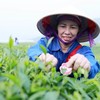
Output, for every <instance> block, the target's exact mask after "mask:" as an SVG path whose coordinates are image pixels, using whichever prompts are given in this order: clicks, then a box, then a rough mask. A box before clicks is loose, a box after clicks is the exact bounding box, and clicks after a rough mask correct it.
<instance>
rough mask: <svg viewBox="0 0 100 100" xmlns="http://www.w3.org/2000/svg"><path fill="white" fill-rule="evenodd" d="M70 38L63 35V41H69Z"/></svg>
mask: <svg viewBox="0 0 100 100" xmlns="http://www.w3.org/2000/svg"><path fill="white" fill-rule="evenodd" d="M70 39H71V37H63V40H64V41H69V40H70Z"/></svg>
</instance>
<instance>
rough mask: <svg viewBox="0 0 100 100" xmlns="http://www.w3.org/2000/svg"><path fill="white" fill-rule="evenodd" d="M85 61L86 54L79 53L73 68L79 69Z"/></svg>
mask: <svg viewBox="0 0 100 100" xmlns="http://www.w3.org/2000/svg"><path fill="white" fill-rule="evenodd" d="M84 61H85V59H84V56H83V55H78V57H77V59H76V60H75V63H74V67H73V69H74V70H77V69H78V68H79V67H80V66H81V63H82V62H84ZM85 62H86V61H85Z"/></svg>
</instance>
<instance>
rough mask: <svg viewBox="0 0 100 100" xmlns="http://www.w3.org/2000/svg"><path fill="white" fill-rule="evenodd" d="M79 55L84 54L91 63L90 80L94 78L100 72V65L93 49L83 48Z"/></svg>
mask: <svg viewBox="0 0 100 100" xmlns="http://www.w3.org/2000/svg"><path fill="white" fill-rule="evenodd" d="M78 53H81V54H83V55H84V56H85V57H86V58H87V59H88V60H89V61H90V64H91V69H90V72H89V76H88V78H94V77H95V75H96V74H97V73H98V72H100V64H99V63H98V61H96V59H95V56H94V55H93V53H92V51H91V49H90V48H89V47H87V46H83V47H82V48H81V49H80V50H79V51H78Z"/></svg>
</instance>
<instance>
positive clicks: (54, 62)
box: [52, 58, 58, 66]
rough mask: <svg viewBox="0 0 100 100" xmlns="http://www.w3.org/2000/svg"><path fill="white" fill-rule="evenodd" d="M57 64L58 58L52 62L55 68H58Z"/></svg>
mask: <svg viewBox="0 0 100 100" xmlns="http://www.w3.org/2000/svg"><path fill="white" fill-rule="evenodd" d="M57 63H58V60H57V58H54V59H53V60H52V64H53V66H56V65H57Z"/></svg>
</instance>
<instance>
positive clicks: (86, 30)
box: [37, 8, 100, 42]
mask: <svg viewBox="0 0 100 100" xmlns="http://www.w3.org/2000/svg"><path fill="white" fill-rule="evenodd" d="M47 13H48V15H46V16H43V17H42V18H41V19H40V20H39V21H38V22H37V28H38V30H39V31H40V32H41V33H42V34H43V35H45V36H47V33H46V31H47V30H46V27H47V26H51V27H53V28H54V29H55V28H56V27H57V18H58V16H61V15H66V16H78V18H79V19H80V23H81V28H80V34H81V35H80V37H79V38H78V39H77V40H78V41H79V42H87V41H89V34H91V36H92V38H93V39H94V38H96V37H97V36H98V35H99V32H100V28H99V25H98V24H97V23H96V22H95V21H94V20H93V19H92V18H90V17H87V15H85V14H84V13H83V12H80V11H79V10H77V9H74V8H73V9H72V8H71V9H70V8H66V9H61V8H60V11H59V10H57V9H55V10H50V11H48V12H47ZM53 35H54V34H52V35H51V36H53Z"/></svg>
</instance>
